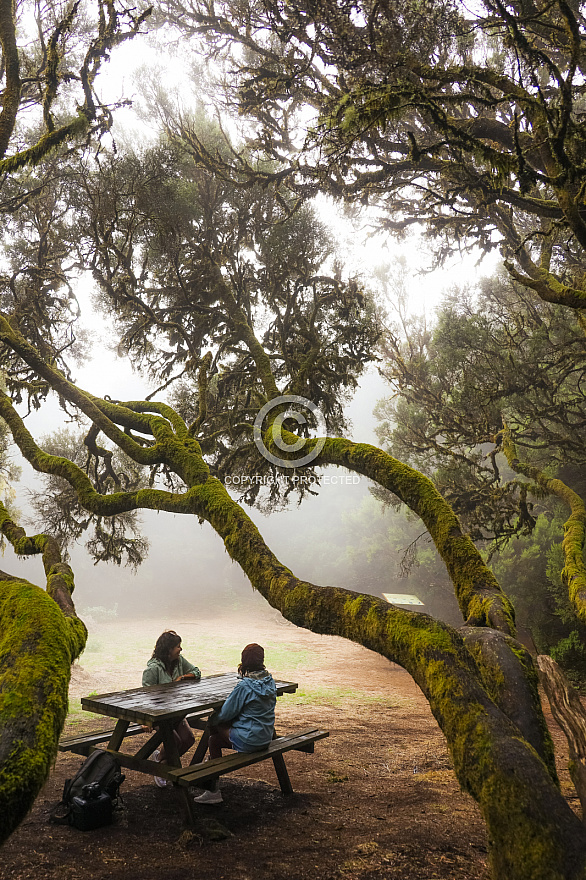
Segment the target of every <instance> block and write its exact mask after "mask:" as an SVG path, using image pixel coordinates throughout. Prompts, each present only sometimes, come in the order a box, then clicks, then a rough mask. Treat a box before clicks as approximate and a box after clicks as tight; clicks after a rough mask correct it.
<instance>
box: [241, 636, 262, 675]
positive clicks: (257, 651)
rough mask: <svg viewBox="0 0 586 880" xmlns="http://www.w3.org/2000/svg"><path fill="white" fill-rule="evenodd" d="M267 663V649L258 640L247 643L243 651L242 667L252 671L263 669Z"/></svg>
mask: <svg viewBox="0 0 586 880" xmlns="http://www.w3.org/2000/svg"><path fill="white" fill-rule="evenodd" d="M264 663H265V649H264V648H262V647H261V646H260V645H257V644H256V642H253V643H252V644H250V645H247V646H246V647H245V648H244V650H243V651H242V664H241V665H242V668H243V669H247V670H248V671H250V672H255V671H257V670H260V669H263V668H264Z"/></svg>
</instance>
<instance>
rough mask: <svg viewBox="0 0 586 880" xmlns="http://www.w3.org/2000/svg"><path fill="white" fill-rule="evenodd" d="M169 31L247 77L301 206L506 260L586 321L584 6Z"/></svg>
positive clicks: (311, 4)
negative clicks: (366, 210)
mask: <svg viewBox="0 0 586 880" xmlns="http://www.w3.org/2000/svg"><path fill="white" fill-rule="evenodd" d="M160 16H161V17H162V18H164V19H165V20H167V21H170V22H172V23H173V24H175V25H176V26H177V27H178V28H180V29H182V30H183V31H184V32H187V33H190V34H193V35H197V36H199V37H201V36H203V37H204V38H205V40H206V41H207V43H208V45H211V49H209V50H208V51H213V52H214V53H216V55H224V56H226V57H227V58H228V59H229V61H228V64H229V69H230V74H231V81H232V87H231V89H230V92H229V95H228V103H229V104H230V105H231V106H234V107H236V108H237V109H238V111H239V112H241V113H245V114H247V115H250V116H252V117H253V118H254V119H255V120H256V123H257V127H256V131H255V132H254V133H253V134H251V141H252V142H253V143H254V144H255V145H256V146H257V148H258V149H259V150H260V151H262V153H263V154H264V155H268V156H270V157H271V158H273V159H274V160H275V161H277V162H278V163H280V168H279V171H278V174H279V180H285V181H286V183H287V185H288V186H289V187H290V188H291V189H292V191H293V192H295V193H298V194H301V195H307V194H310V193H315V192H318V191H324V190H326V191H328V192H330V193H332V194H333V195H335V196H337V197H340V198H343V199H347V200H357V201H361V202H363V203H368V204H371V205H373V206H375V207H376V208H378V209H379V212H380V215H381V216H380V220H379V222H380V224H381V225H382V226H383V227H384V228H386V229H388V230H392V231H396V232H398V233H401V232H404V231H405V230H407V229H409V227H411V226H413V225H415V224H422V223H423V224H426V226H427V228H428V230H429V232H430V234H431V235H432V236H434V237H435V238H436V239H437V241H438V245H439V248H438V253H439V255H442V254H445V253H446V252H449V251H451V250H454V249H456V248H468V247H470V246H471V245H473V244H477V245H479V246H480V247H481V248H482V249H484V250H490V249H493V248H496V247H500V248H501V250H502V252H503V255H504V257H505V259H506V266H507V268H508V270H509V271H510V272H511V274H512V276H513V277H514V278H516V279H517V280H519V281H521V282H522V283H523V284H524V285H525V286H527V287H529V288H530V289H532V290H534V291H535V292H536V293H537V294H538V295H539V296H540V297H541V298H542V299H544V300H546V301H548V302H556V303H560V304H564V305H568V306H570V307H573V308H577V309H581V308H583V307H584V303H585V298H586V292H585V290H584V288H583V280H582V279H583V273H584V247H585V246H586V225H585V223H586V220H585V217H584V177H583V175H584V170H583V152H584V137H585V135H584V124H585V121H584V119H585V117H584V108H583V101H584V84H583V68H584V43H583V39H584V38H583V27H584V18H583V10H582V6H581V4H579V3H577V2H576V3H574V2H572V3H567V2H565V0H559V2H553V3H550V2H549V0H540V2H533V0H531V2H525V0H519V2H517V0H511V2H503V0H483V2H481V3H479V4H476V5H475V6H474V7H473V8H469V7H468V6H466V5H465V4H462V3H458V2H453V0H441V2H437V0H427V2H421V3H420V2H408V3H403V2H400V3H399V2H395V0H384V2H376V3H372V2H370V0H360V2H353V0H352V2H350V0H349V2H339V3H335V4H332V3H326V2H320V0H291V2H289V0H287V2H286V3H285V2H281V0H265V2H264V3H262V4H256V3H249V2H240V0H239V2H238V3H233V2H231V0H225V2H220V3H217V2H213V3H210V2H206V0H190V2H188V3H183V2H180V0H164V2H163V3H162V6H161V11H160ZM308 114H309V117H310V119H311V124H310V127H309V129H307V128H306V120H307V118H308ZM304 123H305V124H304ZM204 154H205V149H202V155H204ZM234 170H235V172H236V173H238V174H240V177H241V179H242V180H243V181H244V180H246V179H248V178H249V177H250V176H251V175H252V176H255V170H254V169H252V168H248V167H246V166H245V165H244V166H243V165H242V164H237V165H235V167H234ZM265 179H266V181H267V182H268V181H270V180H271V179H274V174H273V175H271V173H270V172H268V173H267V174H266V175H265Z"/></svg>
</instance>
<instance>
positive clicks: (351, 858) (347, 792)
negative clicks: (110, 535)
mask: <svg viewBox="0 0 586 880" xmlns="http://www.w3.org/2000/svg"><path fill="white" fill-rule="evenodd" d="M166 627H169V628H174V629H177V631H178V632H179V633H180V634H181V636H182V637H183V649H184V653H185V656H186V657H187V658H188V659H189V660H190V661H191V662H193V663H196V664H197V665H198V666H200V667H201V670H202V673H203V674H204V675H211V674H212V673H214V672H224V671H227V670H229V669H232V668H234V666H235V665H236V663H237V659H238V655H239V652H240V650H241V648H242V647H243V646H244V645H245V644H247V643H248V642H252V641H255V642H259V643H260V644H262V645H264V647H265V650H266V663H267V667H268V668H269V669H270V671H271V672H273V673H274V674H275V676H278V677H279V678H281V679H285V680H291V681H297V682H299V690H298V692H297V694H295V695H289V694H287V695H285V696H283V697H282V698H280V699H279V701H278V704H277V730H278V732H279V733H285V732H288V731H291V732H293V731H296V730H300V729H303V728H306V727H308V726H310V725H311V726H313V725H315V726H316V727H317V726H319V727H322V728H325V729H327V730H329V731H330V736H329V737H328V738H327V739H325V740H322V741H320V742H318V743H316V746H315V754H313V755H306V754H302V753H299V752H289V753H288V755H287V756H286V761H287V766H288V769H289V775H290V777H291V781H292V784H293V788H294V789H295V794H294V795H293V796H291V797H288V798H284V797H283V796H282V795H281V792H280V789H279V787H278V784H277V780H276V777H275V775H274V770H273V766H272V763H271V762H270V761H263V762H261V763H259V764H255V765H254V766H252V767H249V768H246V769H245V770H242V771H239V772H238V773H235V774H231V775H230V776H228V777H224V778H223V780H222V793H223V796H224V803H223V804H221V805H219V806H208V807H204V806H200V805H197V806H196V813H197V816H198V821H199V822H200V825H199V826H198V827H197V828H196V829H195V830H190V829H188V828H187V827H186V826H185V824H184V817H183V811H182V807H181V805H180V801H179V799H178V797H177V795H176V793H175V792H174V791H173V790H172V789H159V788H157V787H156V786H155V785H154V783H153V781H152V779H151V778H150V777H147V776H144V775H143V774H139V773H133V772H131V771H127V773H126V780H125V782H124V783H123V785H122V789H121V793H122V803H121V808H120V809H119V810H118V811H117V813H116V819H115V822H114V824H113V825H111V826H108V827H105V828H100V829H98V830H95V831H89V832H80V831H76V830H75V829H73V828H70V827H68V826H59V825H51V824H49V814H50V811H51V809H52V807H53V806H55V804H56V803H57V802H58V801H59V800H60V796H61V792H62V790H63V783H64V781H65V779H67V778H68V777H70V776H72V775H73V774H74V773H75V772H76V771H77V769H78V768H79V766H80V765H81V763H82V758H80V757H79V756H76V755H72V754H70V753H65V754H60V755H59V757H58V758H57V762H56V766H55V769H54V772H53V773H52V774H51V777H50V779H49V781H48V782H47V784H46V786H45V788H44V789H43V791H42V793H41V795H40V796H39V798H38V800H37V802H36V804H35V806H34V808H33V810H32V812H31V813H30V815H29V816H28V817H27V819H26V820H25V821H24V822H23V823H22V825H21V826H20V828H19V829H18V830H17V832H16V833H15V834H14V835H13V836H12V838H11V839H10V840H9V841H8V842H7V843H6V844H5V845H4V847H3V849H2V863H3V871H2V876H3V877H4V878H11V880H30V878H35V880H57V878H59V880H60V878H63V880H87V878H92V880H94V878H95V880H102V878H103V880H106V878H116V880H123V878H124V880H127V878H129V877H132V878H136V880H199V878H204V877H205V878H213V880H216V878H226V880H286V878H287V880H301V878H310V877H311V878H313V880H383V878H384V880H407V878H417V880H464V878H470V880H486V878H488V867H487V840H486V833H485V829H484V824H483V821H482V818H481V816H480V812H479V810H478V807H477V806H476V804H475V803H474V802H473V800H472V799H471V798H470V797H469V796H468V795H466V794H464V793H463V792H461V791H460V788H459V786H458V783H457V781H456V778H455V776H454V773H453V771H452V769H451V762H450V757H449V755H448V751H447V749H446V744H445V740H444V738H443V736H442V734H441V731H440V730H439V728H438V726H437V723H436V722H435V720H434V718H433V716H432V715H431V712H430V711H429V707H428V704H427V702H426V701H425V699H424V697H423V695H422V694H421V691H420V690H419V688H418V687H417V685H415V684H414V682H413V681H412V679H411V678H410V676H409V675H408V674H407V673H406V672H404V671H403V670H402V669H401V668H400V667H398V666H395V665H393V664H391V663H389V662H388V661H387V660H385V659H384V658H382V657H380V656H379V655H377V654H374V653H372V652H371V651H368V650H367V649H365V648H363V647H361V646H359V645H354V644H352V643H350V642H347V641H345V640H343V639H340V638H335V637H330V636H318V635H314V634H313V633H310V632H308V631H306V630H303V629H298V628H296V627H295V626H293V625H292V624H289V623H288V622H287V621H284V620H283V618H282V617H281V616H280V615H279V614H277V613H276V612H275V611H273V610H272V609H270V608H268V607H267V606H266V605H264V604H263V605H261V604H260V603H259V604H257V605H256V606H255V607H254V608H253V609H252V613H250V612H249V611H248V610H247V609H244V610H242V609H239V610H236V612H235V613H233V614H227V615H224V616H222V617H221V618H217V617H216V618H214V619H202V618H199V619H198V620H197V622H191V621H182V620H180V619H176V620H165V621H160V620H159V621H139V622H129V621H126V620H117V619H113V620H111V621H109V622H101V623H100V622H96V623H92V625H91V627H90V628H91V632H92V636H91V638H90V640H89V642H88V646H87V649H86V652H85V654H84V655H83V656H82V658H81V662H80V663H79V664H76V666H75V668H74V674H73V678H72V688H71V703H70V709H71V712H70V715H69V718H68V721H67V725H66V729H65V735H75V734H77V733H82V732H84V731H89V730H94V729H99V728H100V726H101V727H102V728H103V727H106V726H107V724H108V722H107V720H106V719H105V718H101V717H99V716H91V715H89V714H88V713H86V712H82V711H81V709H80V706H79V697H80V696H82V695H87V694H89V693H107V692H108V691H113V690H121V689H126V688H130V687H136V686H139V685H140V676H141V672H142V669H143V667H144V665H145V661H146V659H148V657H149V656H150V653H151V651H152V646H153V644H154V641H155V639H156V636H157V635H158V634H159V633H160V631H161V629H162V628H166ZM548 720H549V721H550V722H551V717H550V716H548ZM551 729H552V733H553V736H554V739H555V744H556V750H557V753H558V756H559V771H560V778H561V781H562V790H563V792H564V794H565V795H566V796H567V797H568V799H569V803H570V804H571V806H572V807H573V808H574V809H577V810H579V801H578V800H577V798H576V796H575V791H574V789H573V786H572V784H571V782H570V779H569V774H568V772H567V766H568V760H567V751H566V747H565V740H564V738H563V736H562V735H561V733H560V731H559V729H558V728H557V727H556V726H555V724H553V722H551ZM135 741H136V743H137V748H138V744H139V743H140V742H142V741H143V737H140V736H139V737H136V738H135ZM185 760H186V759H185V758H184V763H185Z"/></svg>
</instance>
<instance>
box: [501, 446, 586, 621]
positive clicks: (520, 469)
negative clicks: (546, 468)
mask: <svg viewBox="0 0 586 880" xmlns="http://www.w3.org/2000/svg"><path fill="white" fill-rule="evenodd" d="M502 450H503V452H504V454H505V456H506V458H507V461H508V462H509V466H510V467H511V468H512V469H513V470H514V471H515V472H516V473H518V474H524V476H526V477H529V478H530V479H532V480H534V481H535V482H536V483H537V484H538V485H539V486H541V487H542V488H543V489H545V490H546V491H547V492H550V493H551V494H552V495H556V496H557V497H558V498H560V499H561V500H562V501H564V502H565V503H566V504H567V505H568V507H569V508H570V511H571V513H570V517H569V519H568V520H567V521H566V522H565V523H564V540H563V541H562V552H563V554H564V568H563V570H562V578H563V581H564V583H565V584H566V586H567V587H568V596H569V599H570V602H571V603H572V605H573V606H574V610H575V611H576V614H577V615H578V617H579V618H580V620H582V622H584V623H586V566H585V565H584V543H585V541H586V505H585V504H584V501H583V500H582V498H580V496H579V495H578V494H577V493H576V492H574V491H573V490H572V489H570V488H569V486H566V484H565V483H564V482H563V481H562V480H558V479H555V478H552V477H548V476H547V475H546V474H544V473H543V471H542V470H540V468H537V467H534V466H533V465H530V464H527V463H526V462H522V461H520V460H519V458H518V457H517V449H516V447H515V444H514V443H513V441H512V439H511V435H510V433H509V431H508V430H507V429H505V430H504V431H503V433H502Z"/></svg>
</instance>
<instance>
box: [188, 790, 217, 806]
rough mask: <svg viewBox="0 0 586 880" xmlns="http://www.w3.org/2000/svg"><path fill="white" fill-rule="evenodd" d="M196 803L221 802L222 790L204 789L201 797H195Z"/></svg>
mask: <svg viewBox="0 0 586 880" xmlns="http://www.w3.org/2000/svg"><path fill="white" fill-rule="evenodd" d="M193 800H194V801H195V803H196V804H221V803H222V801H223V798H222V792H221V791H219V790H218V791H204V793H203V794H200V795H199V797H195V798H194V799H193Z"/></svg>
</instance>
